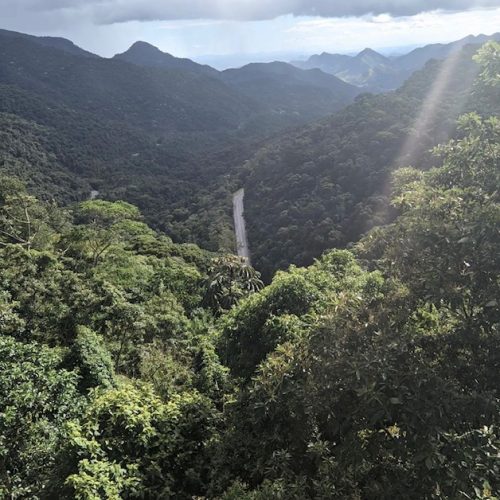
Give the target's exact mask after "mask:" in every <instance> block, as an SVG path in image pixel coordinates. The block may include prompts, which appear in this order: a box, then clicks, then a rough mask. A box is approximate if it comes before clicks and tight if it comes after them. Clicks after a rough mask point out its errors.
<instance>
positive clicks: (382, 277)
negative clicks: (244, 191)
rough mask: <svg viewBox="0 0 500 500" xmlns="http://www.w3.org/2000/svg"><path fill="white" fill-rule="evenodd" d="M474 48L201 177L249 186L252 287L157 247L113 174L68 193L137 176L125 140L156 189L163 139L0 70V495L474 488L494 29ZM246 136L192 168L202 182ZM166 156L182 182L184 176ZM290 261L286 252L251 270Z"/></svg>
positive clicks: (489, 434)
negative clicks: (101, 194)
mask: <svg viewBox="0 0 500 500" xmlns="http://www.w3.org/2000/svg"><path fill="white" fill-rule="evenodd" d="M476 50H477V49H475V48H474V49H473V48H470V49H467V50H466V51H464V52H462V53H461V54H460V55H459V56H457V57H456V58H455V59H451V63H450V62H449V63H448V64H452V65H453V66H452V67H451V68H450V67H449V66H446V64H447V63H446V62H445V63H437V62H435V63H430V65H428V67H427V68H426V69H425V70H424V71H423V72H421V73H419V74H417V75H415V77H414V78H413V79H411V80H410V81H409V82H408V83H407V84H406V85H405V86H404V87H403V88H402V89H401V90H400V91H397V92H395V93H392V94H388V95H381V96H361V97H359V98H358V100H357V102H356V103H354V104H353V105H352V106H350V107H348V108H347V109H346V110H344V111H342V112H341V113H340V114H337V115H335V116H333V117H332V118H329V119H328V120H326V121H323V122H321V123H319V124H317V125H312V126H310V127H307V128H305V129H301V130H299V131H297V133H296V134H289V133H287V135H286V137H285V138H283V137H279V138H277V139H276V141H271V142H270V143H268V144H265V145H263V146H262V147H263V149H261V150H260V151H259V152H258V153H257V154H256V157H255V158H254V159H252V160H251V161H250V162H247V163H245V164H244V165H243V167H242V168H241V169H237V171H236V173H235V177H234V178H226V179H225V183H226V184H224V183H219V184H218V185H217V184H213V186H218V189H219V192H218V193H217V194H216V193H215V190H214V193H212V194H213V195H214V197H215V196H221V198H223V196H224V193H230V192H231V191H230V189H231V185H232V183H237V182H238V181H239V180H244V181H245V182H248V183H252V184H254V185H255V186H256V187H257V189H258V190H257V191H256V192H255V193H258V194H251V195H250V196H249V203H250V206H249V218H250V222H251V233H250V235H251V239H252V238H253V239H254V240H255V241H256V242H258V247H257V248H256V256H257V260H256V263H257V268H259V265H261V264H262V270H263V271H264V272H265V273H266V274H267V276H264V278H265V280H262V279H261V275H260V274H259V272H257V271H256V270H255V269H253V268H252V267H250V266H249V265H248V264H247V263H246V261H244V260H242V259H240V258H238V257H235V256H234V255H231V254H229V253H227V252H221V251H217V252H209V251H207V250H203V249H201V248H200V247H198V246H196V245H194V244H179V243H176V242H174V241H173V240H172V239H171V238H170V237H169V236H167V235H166V234H165V233H163V232H161V231H159V230H158V229H157V228H158V226H156V228H152V227H150V226H149V225H148V224H147V223H146V222H145V218H144V216H143V215H141V212H140V210H139V208H137V207H136V206H134V205H133V204H131V203H129V202H130V199H128V198H127V200H128V201H120V200H119V199H118V195H119V192H118V191H113V196H109V197H108V199H106V200H105V199H85V198H87V197H88V196H84V194H85V193H86V192H87V190H90V189H101V188H102V186H101V185H100V184H94V180H93V179H95V178H94V176H95V172H98V171H100V169H102V170H104V169H105V167H106V165H109V166H110V168H112V166H114V165H117V164H118V163H119V162H120V159H122V158H125V157H127V156H128V157H129V160H128V162H126V163H125V164H122V165H121V166H120V167H119V168H118V167H117V170H116V171H115V172H114V174H113V173H109V172H108V173H107V174H104V173H103V174H102V175H103V177H102V179H104V178H106V176H108V177H109V178H110V179H111V178H112V177H113V175H116V176H120V175H124V172H125V171H126V169H130V171H131V172H135V171H136V169H137V168H138V166H139V165H138V164H137V163H135V162H136V158H137V157H136V156H134V155H135V154H136V153H139V158H140V157H141V155H144V156H146V157H147V158H148V159H147V160H144V164H148V165H149V168H150V169H151V170H150V171H149V172H151V177H149V179H150V182H152V183H155V182H156V183H158V179H159V178H161V177H154V176H153V175H152V172H154V171H155V166H154V165H155V162H156V160H155V158H154V155H155V154H157V153H156V152H157V151H160V150H161V151H163V150H162V147H163V145H162V144H163V143H159V144H160V146H158V148H159V149H156V148H150V144H151V143H150V142H147V141H151V140H152V139H151V136H150V135H148V134H145V133H144V134H143V133H142V132H141V133H139V132H138V131H137V130H136V129H135V128H134V127H129V124H125V125H122V126H121V127H122V128H118V127H119V125H117V128H114V129H108V128H107V127H105V126H103V125H102V124H101V123H100V122H99V121H98V120H96V119H95V116H93V115H92V114H86V113H84V112H81V111H79V112H78V113H77V112H76V111H75V110H74V109H73V108H71V107H70V106H68V105H67V104H65V103H64V102H61V103H60V105H59V106H55V104H54V103H52V102H51V104H50V105H49V107H48V108H47V102H48V101H44V100H43V98H42V97H41V96H38V95H32V94H31V92H30V91H29V89H26V88H22V87H18V86H16V85H10V84H9V85H7V84H5V82H4V85H3V86H2V91H1V92H0V99H1V106H2V107H1V114H0V119H1V124H2V126H1V128H0V133H1V139H2V140H1V141H0V154H1V164H0V170H1V175H2V176H1V177H0V497H1V498H9V499H12V498H16V499H17V498H19V499H21V498H26V499H28V498H29V499H56V498H57V499H65V498H68V499H69V498H76V499H81V500H96V499H110V500H116V499H121V498H145V499H149V498H166V499H168V498H175V499H193V498H210V499H221V500H233V499H234V500H236V499H238V500H240V499H243V500H267V499H276V500H278V499H297V500H302V499H308V498H310V499H313V498H314V499H335V498H338V499H352V500H358V499H381V498H383V499H395V498H398V499H399V498H401V499H415V500H417V499H424V498H425V499H427V498H428V499H431V498H436V499H440V498H441V499H460V498H464V499H489V500H493V499H494V498H497V497H498V495H500V483H499V477H500V471H499V463H498V456H499V453H500V432H499V427H498V426H499V424H500V422H499V407H500V406H499V403H500V394H499V384H498V373H499V368H500V364H499V360H500V304H499V297H500V283H499V279H498V278H499V273H498V271H499V269H500V261H499V258H500V257H499V255H500V254H499V252H498V249H499V243H500V241H499V232H498V228H499V223H500V204H499V202H500V200H499V191H498V186H499V182H500V120H499V117H498V111H499V108H498V107H499V103H500V45H499V44H497V43H489V44H487V45H485V46H484V47H483V48H481V49H480V50H479V52H478V53H477V54H476V55H475V56H474V61H475V62H472V59H471V58H472V57H473V54H474V53H475V52H476ZM120 64H121V63H120ZM443 64H444V65H445V66H444V67H443ZM457 68H458V69H457ZM443 72H444V73H445V74H447V75H448V76H450V75H451V82H450V81H449V80H447V81H442V79H441V76H442V74H443ZM456 75H460V78H457V77H456ZM433 78H434V86H433V85H432V80H433ZM436 82H437V83H436ZM435 85H438V87H439V89H440V91H439V92H437V93H436V88H435ZM471 92H472V94H471ZM426 95H427V96H429V95H431V96H434V101H433V102H431V103H428V102H427V101H426ZM411 96H413V97H411ZM426 103H427V104H426ZM430 105H432V106H437V111H436V115H433V116H430V117H429V116H423V115H422V114H420V116H419V115H418V111H419V109H420V110H421V111H422V110H424V111H425V110H426V109H427V107H429V106H430ZM21 111H22V112H21ZM39 113H40V114H39ZM459 114H461V116H460V117H458V115H459ZM40 117H43V120H41V119H40ZM85 117H86V118H85ZM39 119H40V120H41V121H42V123H40V122H39V121H38V120H39ZM70 119H73V122H71V123H73V125H74V128H73V129H71V127H68V123H70V122H68V121H67V120H70ZM60 120H64V121H62V122H61V124H60ZM94 120H95V121H94ZM415 120H416V121H415ZM107 123H109V122H107ZM416 124H417V125H421V126H425V127H426V128H425V129H421V128H418V127H416ZM438 125H440V126H439V127H438ZM87 127H88V128H87ZM100 127H102V128H100ZM419 133H420V134H421V135H418V134H419ZM79 134H86V135H85V137H86V138H87V140H86V141H85V143H84V144H85V146H81V147H78V148H76V149H75V148H74V147H73V146H74V145H76V144H78V142H77V141H76V137H77V136H78V135H79ZM107 134H110V135H107ZM128 134H130V135H128ZM415 134H417V141H416V142H415V143H413V142H411V143H408V138H409V137H414V136H415ZM108 141H109V142H110V143H113V144H116V149H115V150H108V149H106V148H105V144H106V143H107V142H108ZM141 141H144V142H141ZM81 143H83V141H81ZM438 143H440V144H439V145H438ZM402 145H403V146H404V147H403V148H402ZM432 146H436V147H434V148H433V150H432V154H431V153H425V154H424V152H425V151H427V150H428V149H429V148H431V147H432ZM248 147H250V146H248V145H247V146H245V147H242V150H243V153H242V152H241V151H239V150H238V154H236V153H235V151H234V150H232V149H228V150H227V151H222V152H220V151H219V152H213V153H212V154H211V155H208V156H207V160H206V161H207V163H206V164H205V165H207V167H208V166H209V165H210V164H211V161H212V162H213V165H211V168H212V169H213V172H219V169H220V170H221V171H220V178H222V179H224V178H225V177H224V175H225V174H223V167H222V166H223V165H224V161H229V159H230V158H232V157H234V155H235V156H236V157H238V158H239V155H242V154H243V155H244V154H246V153H247V152H248V151H249V150H248V149H247V148H248ZM137 148H142V149H140V150H139V149H137ZM124 151H128V152H129V153H131V154H128V155H127V154H124V153H123V152H124ZM56 153H57V154H56ZM164 153H165V154H168V153H169V154H170V155H175V152H172V150H171V149H170V148H167V147H166V146H165V150H164ZM148 155H150V156H148ZM215 158H219V162H216V161H215ZM349 158H350V159H349ZM172 161H173V160H172ZM182 161H186V160H182V155H181V154H180V153H179V157H176V158H175V164H176V165H179V167H178V168H179V174H178V175H179V177H175V179H174V178H173V177H172V178H173V179H174V180H175V184H174V180H173V181H172V184H171V188H172V192H173V193H174V192H175V193H176V194H177V196H178V198H177V199H179V200H180V199H181V198H182V197H183V196H184V192H182V191H181V189H180V186H182V185H183V184H182V182H180V181H179V179H181V176H182V175H186V176H193V177H196V176H197V175H198V173H197V171H196V169H195V167H192V170H189V166H188V162H187V161H186V164H185V165H186V169H185V170H183V169H182V168H181V167H180V165H183V163H182ZM409 165H413V168H412V167H411V166H409ZM396 167H403V168H396ZM87 168H88V169H90V171H92V172H93V173H92V176H88V175H86V174H85V173H84V171H85V170H86V169H87ZM197 168H198V167H197ZM164 175H165V174H164ZM199 177H200V180H203V179H204V178H203V175H201V174H200V175H199ZM131 178H133V177H129V180H130V179H131ZM145 179H146V177H142V182H144V183H145V182H146V181H145ZM276 179H278V180H279V182H276V184H272V182H273V183H274V181H276ZM25 181H29V182H25ZM52 182H54V184H57V187H56V186H54V187H53V188H52V190H50V189H49V188H48V186H50V185H51V183H52ZM249 185H250V184H249ZM45 186H47V190H46V191H45ZM141 186H143V184H141ZM186 186H187V187H186V189H187V190H188V191H189V189H190V186H192V184H189V183H188V179H187V180H186ZM348 186H349V188H350V189H347V188H348ZM167 188H168V185H167ZM152 189H153V187H152ZM294 190H296V191H294ZM297 190H300V192H299V191H297ZM199 192H205V193H210V186H207V185H206V186H204V191H198V193H199ZM80 193H81V196H80ZM294 193H295V194H294ZM147 194H148V193H144V195H145V196H146V195H147ZM292 196H294V197H295V199H296V200H298V201H297V206H295V207H292V206H291V197H292ZM382 196H383V197H384V199H383V200H381V201H380V204H378V200H377V197H382ZM386 198H387V200H386ZM313 199H317V200H318V203H317V206H316V207H312V203H313ZM82 200H83V201H82ZM367 200H368V201H367ZM204 202H205V201H203V200H201V201H200V205H203V203H204ZM271 202H272V203H271ZM272 204H275V205H276V207H277V210H279V211H280V213H281V212H283V214H282V216H281V217H282V221H284V222H285V223H286V224H283V222H279V223H277V222H276V220H277V219H275V218H274V216H273V215H272V213H271V212H270V210H271V205H272ZM218 206H223V205H218ZM184 209H185V210H187V207H185V208H184ZM221 210H223V209H221ZM258 211H261V214H260V218H261V222H262V228H261V229H260V228H258V227H257V223H256V220H257V219H256V218H257V215H256V214H257V212H258ZM363 211H364V215H361V214H362V213H363ZM300 212H303V213H302V215H301V214H300ZM192 214H193V215H192V217H194V218H195V217H196V215H195V214H196V211H193V212H192ZM330 214H333V216H332V215H330ZM223 217H224V216H223V215H221V218H223ZM328 217H330V220H329V219H328ZM148 220H149V218H148ZM309 220H311V222H312V226H311V224H310V223H309V222H308V221H309ZM356 221H358V222H356ZM198 224H202V222H198ZM277 224H279V226H277ZM292 226H296V227H297V229H296V233H293V232H292V229H291V228H292ZM372 226H375V227H372ZM186 227H187V226H186ZM370 227H372V229H371V230H369V229H370ZM299 228H300V229H299ZM304 228H305V229H304ZM346 228H347V229H346ZM293 231H295V230H293ZM300 231H305V232H302V233H301V232H300ZM260 234H262V235H264V234H265V235H267V236H259V235H260ZM322 235H323V236H322ZM320 237H322V238H323V239H321V240H319V239H318V238H320ZM266 238H269V239H270V238H273V241H274V243H273V245H274V247H275V248H277V249H278V252H281V254H278V253H276V254H275V253H273V250H272V248H271V246H266V245H271V242H269V243H266V242H265V239H266ZM348 242H352V245H350V247H349V249H345V248H337V249H335V248H334V247H336V246H338V247H343V246H345V245H346V244H347V243H348ZM308 244H310V245H311V247H310V248H311V249H310V250H308V248H309V247H307V246H306V245H308ZM214 249H215V248H214ZM306 250H308V253H307V254H305V252H306ZM324 250H326V251H325V252H323V251H324ZM321 253H322V255H321V256H320V254H321ZM314 257H317V258H316V259H314ZM294 261H295V262H296V263H298V264H300V265H302V264H303V263H306V264H308V265H307V267H297V266H295V265H292V266H290V267H288V269H287V270H281V271H278V272H276V273H275V274H274V275H273V276H271V274H272V271H271V270H273V269H275V268H276V267H284V265H285V263H286V262H288V263H289V262H294ZM263 281H265V282H268V284H267V286H265V283H264V282H263Z"/></svg>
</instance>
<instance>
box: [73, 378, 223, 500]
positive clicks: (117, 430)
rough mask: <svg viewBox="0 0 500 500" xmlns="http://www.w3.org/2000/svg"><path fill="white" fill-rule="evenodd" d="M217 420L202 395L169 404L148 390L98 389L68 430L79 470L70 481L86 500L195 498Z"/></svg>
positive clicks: (183, 398)
mask: <svg viewBox="0 0 500 500" xmlns="http://www.w3.org/2000/svg"><path fill="white" fill-rule="evenodd" d="M213 415H214V413H213V410H212V409H211V407H210V405H209V404H208V402H207V401H206V400H205V399H204V398H203V397H202V396H200V395H199V394H197V393H191V394H189V393H186V394H184V395H182V396H176V397H173V398H172V399H170V400H169V401H168V402H167V403H162V402H161V401H160V400H159V399H158V398H157V397H156V396H155V395H154V394H153V393H152V392H151V390H150V389H149V388H148V387H146V386H133V385H130V384H126V385H124V386H122V387H119V388H118V389H115V390H111V391H105V392H103V391H96V392H94V393H93V394H92V398H91V401H90V403H89V405H88V407H87V409H86V411H85V413H84V415H83V417H82V419H81V420H80V422H73V423H71V424H70V425H69V443H68V445H69V446H68V449H67V451H66V453H67V454H68V460H69V462H72V461H73V462H74V461H75V459H76V463H77V470H76V471H75V472H73V473H70V474H69V475H68V477H67V479H66V484H67V485H68V486H69V487H70V489H71V491H72V492H73V494H74V495H75V496H76V497H77V498H84V499H90V498H110V499H111V498H130V497H134V496H136V495H137V494H140V495H141V496H144V497H148V498H172V497H175V498H191V495H196V494H198V493H199V492H200V488H201V487H202V484H203V483H202V481H203V476H204V475H205V473H206V471H205V469H206V465H205V463H204V458H203V455H204V453H205V447H206V446H207V443H208V442H209V440H210V434H211V432H212V426H213V418H214V416H213ZM101 475H102V476H103V480H102V481H101Z"/></svg>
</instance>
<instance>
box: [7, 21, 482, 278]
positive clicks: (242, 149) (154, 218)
mask: <svg viewBox="0 0 500 500" xmlns="http://www.w3.org/2000/svg"><path fill="white" fill-rule="evenodd" d="M460 43H462V44H463V43H464V42H463V41H461V42H459V44H460ZM455 46H457V45H455ZM426 50H427V53H429V52H428V49H426ZM439 50H440V51H441V54H443V56H444V55H445V52H446V50H448V51H450V48H449V47H447V48H442V47H441V48H440V49H439ZM474 50H476V49H472V51H474ZM434 53H437V49H436V50H435V52H434ZM448 53H449V52H448ZM412 54H413V56H411V57H414V58H418V59H419V60H420V61H422V60H423V59H424V58H425V57H424V55H423V54H425V51H424V52H421V51H414V52H413V53H412ZM464 57H465V59H464V58H462V59H463V62H462V65H461V66H460V65H459V66H458V69H457V70H454V71H452V72H450V75H451V76H452V77H453V78H455V80H456V84H457V85H458V87H457V86H455V87H453V85H451V83H453V82H451V83H448V84H447V85H444V86H443V89H444V90H445V91H446V92H445V95H443V96H441V104H440V106H439V110H440V117H439V120H438V122H439V123H435V124H432V126H431V124H427V125H428V126H427V127H426V128H427V129H428V130H431V131H432V132H431V134H430V135H429V136H427V135H426V136H419V137H418V141H416V144H417V146H418V147H416V152H417V153H418V154H417V157H418V158H419V161H420V160H421V159H422V158H424V157H425V152H426V151H428V149H429V148H430V147H432V146H433V145H434V144H436V140H442V141H445V140H446V139H447V138H448V137H449V135H450V133H451V132H452V131H453V129H454V125H453V124H454V123H455V120H456V117H457V116H458V115H459V113H460V112H461V110H462V108H461V107H460V106H461V104H462V103H464V102H466V99H465V98H459V97H460V96H462V94H463V95H468V94H467V93H468V92H469V91H470V88H469V87H470V81H471V78H472V77H471V78H465V77H464V76H463V75H472V76H473V75H474V71H475V69H476V66H475V65H474V63H473V62H472V59H471V57H472V53H470V50H469V53H467V54H466V56H464ZM338 59H339V61H346V60H350V59H352V58H349V57H348V56H338ZM355 59H356V61H357V62H356V64H357V65H358V69H357V71H358V72H359V73H361V71H362V67H363V66H370V67H371V68H372V69H373V73H376V72H377V71H378V72H380V73H382V70H381V69H380V68H381V67H383V66H384V65H386V66H387V67H389V63H391V61H392V60H391V59H388V58H385V57H384V56H382V55H380V54H378V53H376V52H375V51H372V50H370V49H367V50H364V51H363V52H362V53H361V54H359V55H358V56H357V57H356V58H355ZM410 59H411V58H409V56H404V58H401V60H400V64H401V65H402V66H404V67H405V68H407V67H408V66H409V63H408V61H409V60H410ZM404 61H407V63H405V64H404V65H403V62H404ZM440 67H441V66H440V64H439V63H438V62H437V61H430V62H428V63H427V64H426V65H425V67H424V68H423V69H422V70H421V71H417V72H416V73H414V74H413V75H411V76H410V78H409V79H408V81H407V82H406V84H405V85H404V86H403V87H402V88H401V89H400V90H398V91H396V92H390V93H388V94H384V95H382V96H379V95H359V94H360V93H362V92H363V91H364V90H366V87H365V88H360V87H358V86H355V85H352V84H348V83H345V82H343V81H342V80H341V79H339V78H338V77H337V76H335V75H331V74H328V73H326V72H324V71H322V70H321V69H317V68H312V69H300V68H297V67H295V66H293V65H291V64H287V63H283V62H273V63H265V64H263V63H254V64H249V65H246V66H243V67H242V68H235V69H229V70H225V71H217V70H215V69H213V68H210V67H208V66H205V65H200V64H197V63H195V62H194V61H190V60H189V59H180V58H176V57H174V56H172V55H170V54H166V53H163V52H161V51H160V50H159V49H157V48H156V47H153V46H152V45H149V44H147V43H145V42H138V43H136V44H134V45H133V46H132V47H131V48H130V49H129V50H128V51H127V52H125V53H123V54H119V55H117V56H115V57H114V58H111V59H107V58H102V57H98V56H94V55H92V54H90V55H89V53H87V52H85V51H84V50H83V49H79V48H78V47H77V46H75V45H74V44H72V42H70V41H68V40H64V39H58V38H46V37H42V38H39V37H33V36H29V35H23V34H17V33H12V32H6V31H0V157H1V160H0V170H1V171H3V172H7V173H9V174H10V175H16V176H18V177H21V178H22V179H23V180H24V181H25V182H26V183H27V184H28V187H29V188H30V190H32V191H33V192H35V194H37V195H38V196H44V197H50V198H55V199H56V200H58V201H60V202H62V203H71V202H74V201H76V200H79V199H82V198H85V197H87V196H88V195H89V193H90V191H91V190H98V191H99V192H100V194H101V196H103V197H104V198H105V199H112V200H113V199H115V200H118V199H122V200H126V201H129V202H131V203H134V204H136V205H138V206H139V207H140V208H141V210H142V211H143V213H144V214H145V216H146V218H147V220H148V222H150V223H151V224H152V225H154V226H155V227H156V228H159V229H162V230H164V231H166V232H167V233H168V234H169V235H170V236H171V237H172V238H173V239H174V240H175V241H188V242H196V243H199V244H201V245H202V246H203V247H204V248H208V249H211V250H217V249H220V248H226V249H229V248H232V245H233V241H232V237H233V234H232V227H231V201H230V200H231V193H232V192H233V190H236V189H238V188H240V187H241V186H242V185H244V186H245V188H246V193H247V198H246V200H247V201H246V206H245V208H246V217H247V219H248V226H249V232H250V240H251V243H250V244H251V247H252V250H253V252H254V257H255V262H256V263H257V264H258V265H259V267H260V269H262V270H263V271H264V273H265V276H267V277H269V276H270V275H271V274H272V273H273V272H274V270H275V269H276V268H278V267H285V266H286V265H287V264H289V263H290V262H296V263H299V264H306V263H309V262H311V259H312V258H314V257H316V256H317V255H319V254H320V253H321V252H322V251H323V250H324V249H325V248H329V247H331V246H342V245H345V244H348V243H349V242H350V241H354V240H355V239H356V238H357V237H358V236H359V234H361V233H362V232H364V231H365V230H366V229H367V228H368V227H370V226H371V225H373V224H372V223H370V222H369V221H374V222H373V223H377V222H379V215H380V213H382V212H384V210H385V209H382V208H380V206H382V205H383V203H382V205H380V203H379V201H380V199H379V196H382V195H383V187H384V185H385V180H386V179H387V177H388V175H389V172H390V171H391V169H392V168H393V166H397V165H398V164H399V162H400V161H403V162H404V163H405V164H407V162H410V163H411V162H413V158H412V157H411V156H409V157H405V158H402V157H400V155H399V152H400V151H402V150H404V149H405V143H406V141H407V139H408V137H410V136H411V137H413V136H414V130H413V126H414V125H413V122H414V120H416V119H417V118H418V116H419V115H418V113H419V110H420V109H421V108H422V106H424V105H425V96H426V94H427V93H428V92H429V89H432V84H433V82H434V81H435V80H436V78H438V76H439V68H440ZM394 71H395V70H394ZM394 74H395V73H394ZM387 75H388V70H387V72H386V76H387ZM389 76H390V77H391V78H392V77H393V76H394V75H392V76H391V75H389ZM389 76H387V78H389ZM318 120H319V121H318ZM415 137H416V136H415ZM270 241H274V243H276V242H280V243H279V244H278V245H276V244H274V250H273V249H271V248H269V246H268V245H269V242H270ZM273 252H278V254H279V255H278V254H276V255H275V254H273Z"/></svg>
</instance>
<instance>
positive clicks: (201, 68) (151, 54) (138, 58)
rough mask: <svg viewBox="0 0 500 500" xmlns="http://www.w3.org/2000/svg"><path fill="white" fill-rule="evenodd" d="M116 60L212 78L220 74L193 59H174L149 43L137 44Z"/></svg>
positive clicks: (116, 56) (117, 56) (119, 55)
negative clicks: (184, 71) (179, 70)
mask: <svg viewBox="0 0 500 500" xmlns="http://www.w3.org/2000/svg"><path fill="white" fill-rule="evenodd" d="M114 59H117V60H120V61H125V62H128V63H132V64H136V65H139V66H148V67H152V68H164V69H182V70H186V71H192V72H194V73H200V74H205V75H210V76H215V75H217V74H218V71H217V70H215V69H213V68H211V67H210V66H207V65H204V64H198V63H195V62H194V61H192V60H191V59H184V58H179V57H174V56H173V55H171V54H168V53H166V52H162V51H161V50H160V49H158V48H157V47H155V46H154V45H151V44H149V43H147V42H135V43H134V44H133V45H132V46H131V47H130V48H129V49H128V50H127V51H126V52H124V53H123V54H116V55H115V56H114Z"/></svg>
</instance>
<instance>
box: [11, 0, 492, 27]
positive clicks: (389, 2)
mask: <svg viewBox="0 0 500 500" xmlns="http://www.w3.org/2000/svg"><path fill="white" fill-rule="evenodd" d="M2 3H6V4H7V9H8V8H9V5H11V7H12V8H15V9H16V10H19V8H20V6H22V8H25V9H30V10H33V9H34V10H38V11H61V10H64V11H72V12H75V13H76V12H82V13H83V12H85V13H89V14H90V15H92V17H93V19H94V21H95V22H96V23H97V24H114V23H120V22H127V21H160V20H181V19H214V20H238V21H255V20H265V19H274V18H276V17H279V16H283V15H294V16H319V17H346V16H363V15H367V14H371V15H373V16H380V15H390V16H392V17H400V16H412V15H415V14H419V13H421V12H429V11H434V10H444V11H463V10H472V9H478V8H488V7H498V6H500V0H2Z"/></svg>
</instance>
